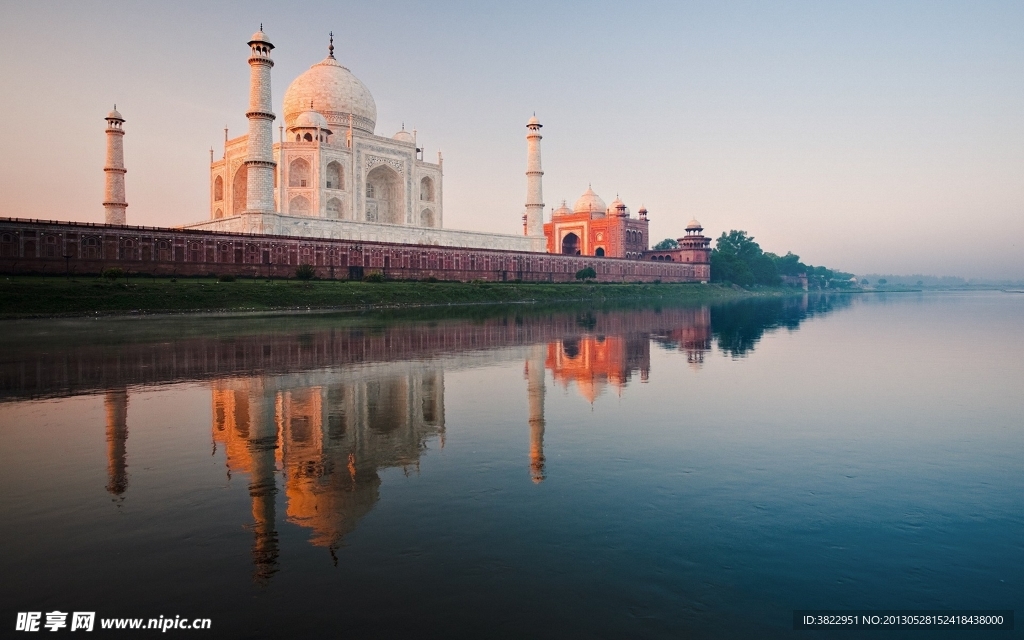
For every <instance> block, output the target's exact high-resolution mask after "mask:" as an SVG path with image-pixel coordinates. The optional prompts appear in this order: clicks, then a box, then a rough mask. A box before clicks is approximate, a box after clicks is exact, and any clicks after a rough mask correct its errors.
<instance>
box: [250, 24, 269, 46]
mask: <svg viewBox="0 0 1024 640" xmlns="http://www.w3.org/2000/svg"><path fill="white" fill-rule="evenodd" d="M261 26H262V25H261ZM254 42H262V43H264V44H267V45H269V46H270V48H273V47H274V45H272V44H270V39H269V38H267V34H265V33H263V29H262V28H261V29H260V30H259V31H257V32H256V33H254V34H252V37H251V38H249V42H248V43H247V44H250V45H251V44H252V43H254Z"/></svg>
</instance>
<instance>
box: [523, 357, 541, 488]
mask: <svg viewBox="0 0 1024 640" xmlns="http://www.w3.org/2000/svg"><path fill="white" fill-rule="evenodd" d="M544 352H545V348H544V345H541V344H538V345H534V346H532V347H530V357H529V359H528V360H527V361H526V371H525V375H526V393H527V396H528V397H529V400H530V477H531V478H532V479H533V481H534V483H540V482H541V481H542V480H544V392H545V388H544Z"/></svg>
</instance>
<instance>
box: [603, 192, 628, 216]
mask: <svg viewBox="0 0 1024 640" xmlns="http://www.w3.org/2000/svg"><path fill="white" fill-rule="evenodd" d="M620 205H621V206H622V207H623V210H624V211H625V213H626V215H629V208H628V207H626V203H625V202H623V201H622V200H619V196H615V199H614V200H612V203H611V204H610V205H608V215H610V216H617V215H619V206H620Z"/></svg>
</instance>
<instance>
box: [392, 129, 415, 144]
mask: <svg viewBox="0 0 1024 640" xmlns="http://www.w3.org/2000/svg"><path fill="white" fill-rule="evenodd" d="M391 139H392V140H398V141H399V142H408V143H413V142H415V140H414V139H413V137H412V134H411V133H409V132H408V131H406V130H405V129H402V130H401V131H399V132H398V133H396V134H395V135H393V136H391Z"/></svg>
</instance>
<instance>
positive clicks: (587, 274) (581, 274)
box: [576, 267, 597, 280]
mask: <svg viewBox="0 0 1024 640" xmlns="http://www.w3.org/2000/svg"><path fill="white" fill-rule="evenodd" d="M596 277H597V272H596V271H594V267H584V268H582V269H580V270H579V271H577V272H576V279H577V280H587V279H588V278H596Z"/></svg>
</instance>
